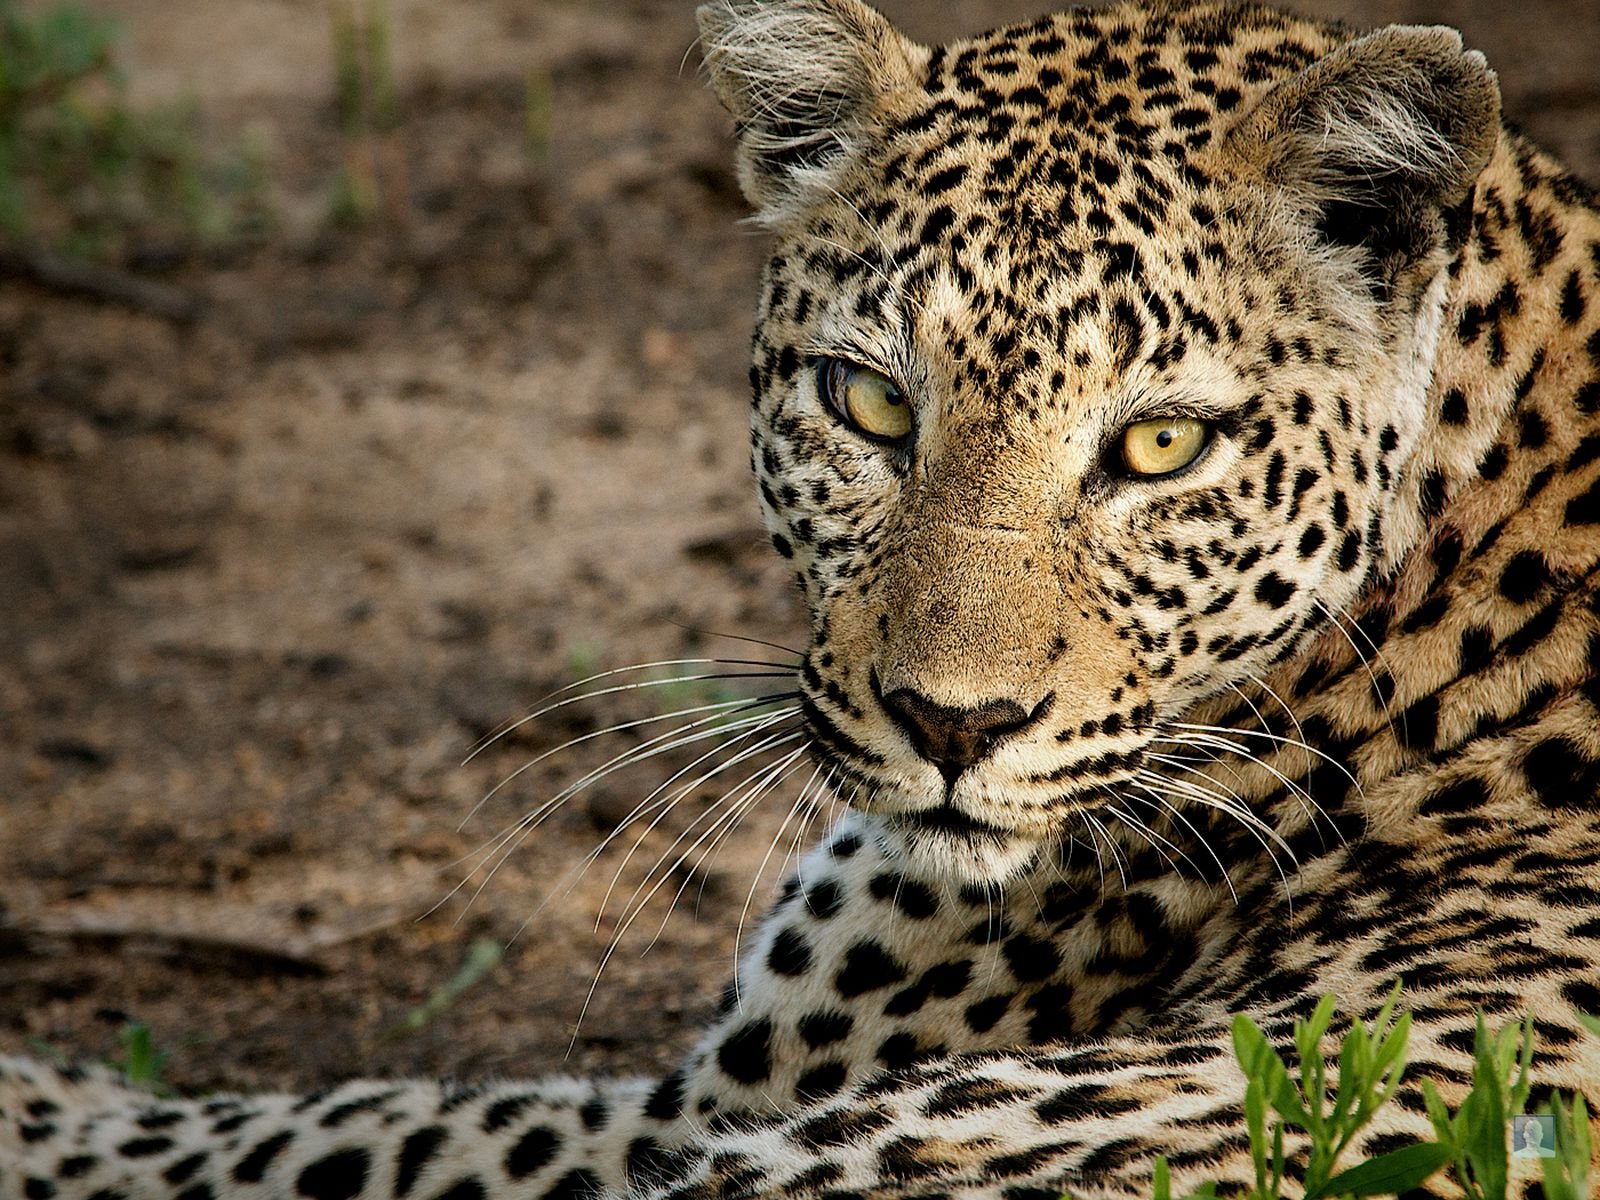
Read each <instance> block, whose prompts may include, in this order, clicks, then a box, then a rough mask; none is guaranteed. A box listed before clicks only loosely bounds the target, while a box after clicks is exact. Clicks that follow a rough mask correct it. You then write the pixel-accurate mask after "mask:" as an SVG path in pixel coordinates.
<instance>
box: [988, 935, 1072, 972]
mask: <svg viewBox="0 0 1600 1200" xmlns="http://www.w3.org/2000/svg"><path fill="white" fill-rule="evenodd" d="M1000 951H1001V953H1002V954H1004V955H1005V959H1006V965H1007V966H1008V967H1010V968H1011V973H1012V974H1013V975H1015V976H1016V977H1017V979H1018V980H1019V981H1021V982H1024V983H1036V982H1038V981H1039V980H1041V979H1048V978H1050V976H1052V975H1054V974H1055V973H1056V971H1057V969H1058V968H1059V967H1060V966H1061V954H1060V952H1059V951H1057V950H1056V948H1055V947H1054V946H1053V945H1051V944H1050V943H1049V942H1048V941H1044V940H1043V939H1040V938H1034V937H1029V936H1028V935H1027V934H1025V933H1018V934H1015V935H1013V936H1012V937H1009V938H1007V939H1006V941H1005V943H1004V944H1003V945H1002V946H1001V947H1000Z"/></svg>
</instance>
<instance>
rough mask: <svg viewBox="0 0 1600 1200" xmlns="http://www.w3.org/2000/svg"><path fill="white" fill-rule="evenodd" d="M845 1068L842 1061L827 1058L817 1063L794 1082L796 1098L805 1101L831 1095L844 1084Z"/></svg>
mask: <svg viewBox="0 0 1600 1200" xmlns="http://www.w3.org/2000/svg"><path fill="white" fill-rule="evenodd" d="M844 1081H845V1068H844V1064H843V1063H842V1062H838V1061H836V1060H831V1059H830V1060H829V1061H828V1062H824V1063H818V1064H817V1065H816V1066H814V1067H812V1068H811V1069H810V1070H809V1071H807V1072H806V1073H805V1074H803V1075H801V1076H800V1078H799V1079H797V1080H795V1083H794V1096H795V1099H796V1100H799V1101H801V1102H802V1103H806V1102H809V1101H812V1100H821V1099H824V1098H825V1097H827V1096H831V1095H833V1094H834V1093H835V1092H837V1091H838V1090H839V1089H840V1088H842V1087H843V1086H844Z"/></svg>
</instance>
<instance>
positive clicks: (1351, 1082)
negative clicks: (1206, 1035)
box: [1152, 983, 1600, 1200]
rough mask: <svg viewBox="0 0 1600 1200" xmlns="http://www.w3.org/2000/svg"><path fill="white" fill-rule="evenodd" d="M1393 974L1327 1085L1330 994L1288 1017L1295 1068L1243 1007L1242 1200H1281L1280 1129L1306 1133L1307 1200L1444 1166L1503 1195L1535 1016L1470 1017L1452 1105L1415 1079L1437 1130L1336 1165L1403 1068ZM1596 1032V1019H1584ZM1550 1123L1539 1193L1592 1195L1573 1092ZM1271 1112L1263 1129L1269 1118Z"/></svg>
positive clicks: (1207, 1191) (1392, 1190) (1402, 1020)
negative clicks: (1461, 1091)
mask: <svg viewBox="0 0 1600 1200" xmlns="http://www.w3.org/2000/svg"><path fill="white" fill-rule="evenodd" d="M1399 997H1400V985H1399V984H1398V983H1397V984H1396V985H1395V987H1394V989H1393V990H1392V991H1391V992H1390V993H1389V997H1388V999H1387V1000H1386V1001H1385V1002H1384V1004H1383V1006H1382V1007H1381V1008H1380V1009H1379V1010H1378V1013H1377V1015H1376V1017H1375V1018H1374V1019H1373V1021H1372V1024H1371V1025H1370V1026H1366V1025H1363V1024H1362V1023H1361V1022H1360V1021H1356V1022H1354V1023H1353V1024H1352V1025H1351V1027H1350V1029H1349V1031H1348V1032H1347V1033H1346V1034H1345V1036H1344V1038H1343V1041H1342V1042H1341V1044H1340V1047H1339V1051H1338V1055H1337V1082H1336V1083H1335V1084H1333V1087H1332V1094H1331V1096H1330V1094H1329V1078H1330V1075H1331V1074H1333V1070H1332V1068H1333V1065H1334V1064H1333V1063H1332V1062H1330V1060H1329V1059H1328V1058H1327V1057H1326V1056H1325V1055H1324V1054H1323V1051H1322V1039H1323V1037H1324V1036H1325V1035H1326V1034H1327V1032H1328V1028H1329V1025H1330V1024H1331V1023H1332V1020H1333V1015H1334V1010H1335V1003H1336V1002H1335V999H1334V997H1332V996H1324V997H1323V998H1322V1000H1321V1001H1320V1002H1319V1003H1318V1004H1317V1007H1316V1009H1315V1010H1314V1011H1313V1012H1312V1014H1311V1016H1310V1017H1309V1018H1305V1019H1298V1018H1297V1019H1296V1021H1295V1023H1294V1047H1295V1051H1296V1054H1297V1058H1298V1065H1297V1068H1296V1069H1295V1070H1293V1071H1291V1070H1290V1067H1289V1065H1288V1064H1287V1063H1285V1062H1284V1060H1283V1058H1282V1056H1280V1055H1279V1053H1278V1052H1277V1050H1275V1049H1274V1048H1273V1047H1272V1045H1271V1043H1269V1042H1268V1041H1267V1038H1266V1035H1265V1034H1264V1033H1262V1031H1261V1029H1260V1028H1259V1027H1258V1026H1257V1025H1256V1024H1255V1022H1253V1021H1252V1020H1250V1018H1249V1017H1246V1016H1242V1015H1241V1016H1237V1017H1235V1018H1234V1023H1233V1044H1234V1053H1235V1055H1236V1057H1237V1058H1238V1061H1239V1066H1240V1068H1241V1069H1242V1070H1243V1072H1244V1075H1245V1079H1246V1086H1245V1100H1244V1114H1245V1126H1246V1131H1247V1133H1248V1135H1249V1139H1250V1154H1251V1160H1252V1165H1253V1167H1254V1175H1255V1180H1254V1183H1253V1184H1252V1185H1251V1187H1250V1188H1249V1189H1248V1190H1247V1191H1245V1192H1244V1193H1243V1195H1242V1197H1241V1198H1240V1200H1282V1196H1283V1184H1284V1179H1285V1175H1286V1170H1285V1168H1286V1151H1285V1145H1284V1138H1285V1134H1286V1132H1287V1131H1289V1130H1297V1131H1299V1132H1300V1133H1303V1134H1304V1135H1306V1138H1305V1140H1306V1146H1305V1149H1304V1151H1303V1153H1304V1158H1305V1172H1304V1183H1303V1185H1302V1188H1301V1189H1300V1190H1301V1191H1302V1193H1303V1195H1304V1197H1305V1200H1358V1198H1360V1197H1368V1196H1396V1195H1400V1194H1403V1193H1406V1192H1409V1191H1411V1190H1413V1189H1415V1188H1417V1187H1419V1186H1420V1185H1421V1184H1422V1183H1423V1182H1424V1181H1426V1180H1428V1179H1430V1178H1432V1177H1433V1176H1434V1175H1436V1174H1438V1173H1439V1172H1441V1171H1444V1170H1446V1169H1449V1170H1450V1171H1451V1172H1452V1174H1453V1176H1454V1178H1455V1181H1456V1183H1457V1184H1458V1185H1459V1187H1460V1188H1461V1191H1462V1192H1463V1194H1464V1195H1465V1196H1466V1198H1467V1200H1505V1197H1506V1194H1507V1188H1508V1183H1509V1178H1510V1169H1509V1156H1508V1153H1507V1148H1506V1141H1507V1135H1508V1132H1509V1130H1510V1127H1511V1122H1512V1120H1513V1118H1515V1117H1517V1116H1520V1115H1522V1113H1523V1112H1524V1111H1525V1109H1526V1106H1527V1103H1528V1096H1529V1091H1530V1088H1531V1081H1530V1067H1531V1064H1532V1061H1533V1023H1532V1021H1530V1020H1524V1021H1521V1022H1518V1023H1515V1024H1512V1025H1508V1026H1506V1027H1505V1028H1503V1029H1501V1030H1499V1031H1498V1032H1496V1033H1494V1034H1493V1035H1491V1034H1490V1033H1489V1031H1488V1028H1487V1026H1486V1025H1485V1023H1484V1020H1483V1016H1482V1014H1481V1013H1480V1014H1479V1016H1478V1024H1477V1034H1476V1041H1475V1052H1474V1062H1473V1073H1472V1088H1471V1090H1470V1091H1469V1092H1468V1093H1467V1095H1466V1097H1465V1098H1464V1099H1463V1100H1462V1102H1461V1104H1460V1106H1459V1107H1458V1108H1457V1109H1456V1111H1455V1112H1454V1113H1452V1112H1450V1110H1449V1109H1448V1108H1447V1107H1446V1106H1445V1104H1444V1102H1443V1101H1442V1100H1441V1099H1440V1097H1439V1095H1438V1093H1437V1091H1436V1090H1435V1089H1434V1087H1433V1085H1432V1084H1431V1083H1430V1082H1429V1081H1427V1080H1424V1081H1422V1090H1423V1096H1424V1099H1425V1103H1426V1105H1427V1110H1428V1116H1429V1120H1430V1122H1431V1123H1432V1125H1433V1130H1434V1135H1435V1139H1436V1140H1434V1141H1431V1142H1415V1143H1412V1144H1410V1145H1406V1146H1400V1147H1398V1148H1396V1149H1394V1150H1390V1151H1388V1152H1387V1153H1384V1154H1381V1155H1379V1156H1378V1157H1376V1158H1372V1159H1368V1160H1366V1161H1364V1162H1359V1163H1355V1164H1353V1165H1351V1166H1349V1167H1346V1168H1345V1169H1343V1170H1340V1169H1339V1163H1340V1158H1341V1156H1342V1155H1343V1154H1344V1153H1345V1151H1346V1150H1348V1149H1349V1147H1350V1146H1351V1144H1352V1143H1353V1142H1354V1140H1355V1139H1356V1137H1357V1135H1358V1134H1359V1133H1360V1132H1361V1130H1362V1129H1364V1128H1365V1127H1366V1126H1367V1125H1369V1124H1370V1123H1371V1121H1372V1118H1373V1115H1374V1114H1375V1113H1376V1112H1377V1111H1378V1109H1380V1108H1381V1107H1383V1105H1385V1104H1387V1103H1388V1102H1389V1101H1390V1100H1391V1099H1392V1098H1393V1096H1394V1094H1395V1091H1396V1089H1397V1088H1398V1087H1399V1086H1400V1082H1401V1079H1402V1078H1403V1076H1404V1074H1405V1068H1406V1061H1407V1059H1406V1055H1407V1043H1408V1041H1409V1038H1410V1032H1411V1018H1410V1015H1409V1014H1400V1015H1398V1016H1397V1015H1396V1005H1397V1004H1398V1001H1399ZM1584 1024H1585V1025H1586V1026H1588V1027H1589V1028H1591V1029H1595V1030H1596V1032H1600V1028H1597V1027H1596V1025H1597V1024H1600V1023H1591V1019H1589V1018H1585V1019H1584ZM1549 1111H1550V1113H1551V1116H1552V1118H1553V1122H1554V1125H1555V1132H1556V1136H1555V1147H1554V1149H1555V1154H1554V1157H1548V1158H1544V1159H1542V1160H1541V1168H1542V1170H1543V1173H1544V1190H1545V1196H1546V1198H1547V1200H1591V1191H1590V1184H1589V1163H1590V1157H1591V1145H1592V1143H1591V1137H1590V1132H1589V1127H1588V1113H1587V1109H1586V1108H1585V1106H1584V1102H1583V1098H1582V1097H1581V1096H1579V1097H1574V1098H1573V1099H1572V1101H1571V1102H1570V1103H1567V1102H1565V1101H1563V1100H1562V1098H1561V1097H1560V1096H1557V1097H1555V1098H1554V1099H1553V1100H1552V1102H1551V1106H1550V1109H1549ZM1269 1114H1270V1116H1271V1118H1272V1119H1271V1125H1270V1128H1269V1125H1268V1118H1269ZM1152 1191H1153V1194H1154V1198H1155V1200H1173V1197H1172V1177H1171V1170H1170V1168H1169V1166H1168V1163H1167V1161H1166V1159H1165V1158H1162V1157H1158V1158H1157V1159H1156V1162H1155V1170H1154V1173H1153V1177H1152ZM1220 1194H1221V1193H1220V1192H1219V1188H1218V1185H1217V1184H1216V1183H1214V1182H1207V1183H1204V1184H1202V1185H1201V1186H1200V1187H1198V1188H1196V1189H1195V1190H1194V1191H1192V1192H1191V1193H1189V1200H1217V1198H1218V1197H1219V1195H1220Z"/></svg>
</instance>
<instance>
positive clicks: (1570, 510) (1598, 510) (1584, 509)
mask: <svg viewBox="0 0 1600 1200" xmlns="http://www.w3.org/2000/svg"><path fill="white" fill-rule="evenodd" d="M1567 524H1568V525H1600V479H1596V480H1595V481H1594V482H1593V483H1591V484H1590V485H1589V490H1588V491H1586V492H1584V493H1583V495H1581V496H1575V497H1573V498H1572V499H1571V500H1568V501H1567Z"/></svg>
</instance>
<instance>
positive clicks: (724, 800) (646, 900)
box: [568, 733, 807, 1052]
mask: <svg viewBox="0 0 1600 1200" xmlns="http://www.w3.org/2000/svg"><path fill="white" fill-rule="evenodd" d="M802 736H804V735H803V734H800V733H793V734H787V735H784V736H782V738H781V739H779V741H778V742H776V743H775V744H782V742H784V741H790V740H793V739H794V738H797V737H802ZM806 749H807V747H806V746H804V745H802V746H800V747H798V748H797V749H795V750H793V751H790V752H789V753H788V754H786V755H785V756H784V757H783V758H781V759H779V760H778V762H777V763H775V764H774V763H769V764H765V765H763V766H762V767H761V768H759V769H758V770H756V771H754V772H752V773H751V774H750V775H747V776H746V777H745V778H744V779H743V780H741V781H740V782H739V783H737V784H735V785H734V786H733V787H732V788H730V789H729V790H728V791H726V792H724V793H723V794H722V795H721V796H720V797H718V799H717V800H716V801H714V802H713V803H712V804H711V805H710V806H708V807H707V808H706V809H705V810H704V811H703V812H701V813H700V814H698V815H697V816H696V817H695V819H694V820H693V821H691V822H690V824H689V826H688V828H686V829H685V830H684V831H683V832H682V833H680V834H679V835H678V836H677V837H676V838H674V839H673V842H672V844H671V845H670V846H668V847H667V849H666V850H665V851H664V852H663V853H662V854H661V855H660V856H659V857H658V858H657V859H656V861H655V862H654V863H653V864H651V866H650V868H649V870H647V871H646V872H645V877H644V881H643V882H641V883H640V884H639V885H638V886H637V887H635V888H634V890H633V894H632V895H630V896H629V897H628V900H627V901H626V902H625V903H624V904H623V915H622V917H621V918H619V920H618V922H617V928H616V930H615V931H614V932H613V933H612V935H611V940H610V943H609V944H608V945H607V947H606V951H605V953H604V954H603V955H602V956H601V958H600V964H599V966H597V967H596V968H595V974H594V979H593V981H592V982H591V983H590V985H589V991H588V993H587V995H585V997H584V1000H583V1005H582V1007H581V1008H580V1009H579V1011H578V1018H577V1022H576V1026H577V1028H582V1025H583V1018H584V1015H585V1014H586V1013H587V1012H588V1011H589V1005H590V1004H591V1003H592V1002H593V1000H594V994H595V990H596V989H597V988H598V987H599V985H600V976H601V975H602V974H603V973H604V972H605V969H606V966H607V964H608V963H610V961H611V959H612V957H613V956H614V955H615V954H616V952H617V948H618V947H619V946H620V945H621V943H622V939H623V937H624V936H625V935H626V934H627V932H628V930H629V929H630V928H632V926H633V923H634V922H635V921H636V920H638V919H639V916H640V915H641V914H642V913H643V912H644V911H645V910H646V909H647V908H648V907H649V904H650V901H651V900H652V899H653V898H654V897H655V896H656V894H657V893H658V892H659V891H660V890H661V889H662V887H664V886H665V885H666V884H667V882H668V881H669V880H670V879H671V878H672V874H673V872H674V871H676V870H677V869H678V867H679V866H681V865H682V864H683V862H684V861H685V860H686V859H687V858H688V856H689V855H690V854H691V853H693V851H694V850H695V849H696V847H698V846H699V845H700V844H701V843H702V842H704V841H705V840H706V839H707V838H709V837H711V836H712V835H713V833H715V831H716V830H717V829H718V828H719V827H721V826H722V825H723V824H724V823H726V822H728V821H730V820H733V821H737V819H738V816H739V815H741V814H742V813H743V812H744V811H746V810H747V809H749V808H751V807H754V806H755V805H756V804H757V803H758V802H759V801H760V799H761V797H762V796H763V795H765V793H766V790H767V788H766V787H765V786H762V785H763V784H764V783H765V782H766V779H767V778H771V777H772V772H774V771H781V770H782V768H784V767H786V766H788V765H789V764H790V763H792V762H794V760H795V759H797V758H799V757H800V756H801V755H803V754H804V753H805V752H806ZM758 776H762V777H764V778H763V779H762V780H761V782H759V783H757V784H756V785H755V786H754V787H750V788H748V789H747V790H744V791H741V789H743V788H745V786H746V785H747V784H749V783H750V782H751V781H752V780H755V779H757V777H758ZM718 808H722V809H723V811H722V812H721V813H720V814H719V815H718V816H717V817H716V819H715V820H713V821H712V823H711V824H710V825H709V826H707V828H706V829H705V831H704V832H702V833H701V834H700V836H699V837H698V838H696V839H695V841H694V842H693V843H692V844H691V845H690V846H689V847H688V848H687V849H686V850H685V851H684V852H683V853H682V854H680V855H678V857H677V859H676V860H675V861H674V862H673V864H672V865H671V866H670V867H668V868H667V869H666V870H664V871H661V872H660V874H659V876H657V870H658V869H659V868H660V867H661V864H662V863H664V862H665V861H666V860H667V858H668V856H670V855H671V854H672V852H673V850H674V849H676V848H677V846H678V845H680V844H681V843H682V841H683V839H684V838H685V837H687V836H688V834H689V832H690V831H691V830H692V829H693V828H694V826H695V825H697V824H699V822H700V821H702V820H703V819H704V818H705V817H706V816H707V815H709V814H710V813H711V812H713V811H715V810H716V809H718ZM663 815H665V814H664V813H663ZM660 819H661V818H660V817H657V818H656V822H653V823H652V824H651V827H650V828H652V829H653V828H654V827H655V824H656V823H658V822H659V821H660ZM645 832H646V834H648V833H649V830H648V829H647V830H646V831H645ZM642 841H643V836H642V835H641V838H640V841H639V842H635V843H634V847H633V850H637V849H638V847H639V845H640V843H641V842H642ZM632 853H633V851H632V850H630V851H629V856H630V857H631V856H632ZM619 877H620V870H619V872H618V875H617V876H613V878H612V884H611V887H610V888H607V890H606V896H607V899H609V897H610V895H611V891H612V888H615V886H616V883H617V879H618V878H619ZM652 879H653V880H655V882H654V884H652V885H651V886H650V888H649V890H648V891H646V892H645V894H644V895H643V897H640V895H639V893H640V891H641V890H643V889H644V888H645V885H646V884H649V883H650V881H651V880H652ZM682 886H687V882H685V884H684V885H682ZM682 894H683V892H682V887H680V889H679V892H678V895H680V896H681V895H682ZM605 904H606V901H602V902H601V912H602V914H603V913H604V910H605ZM598 927H599V921H598V920H597V921H596V928H597V929H598ZM577 1028H575V1029H574V1031H573V1042H572V1044H573V1045H576V1043H577V1036H578V1035H577ZM570 1049H571V1047H570V1046H569V1047H568V1050H569V1052H570Z"/></svg>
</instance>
